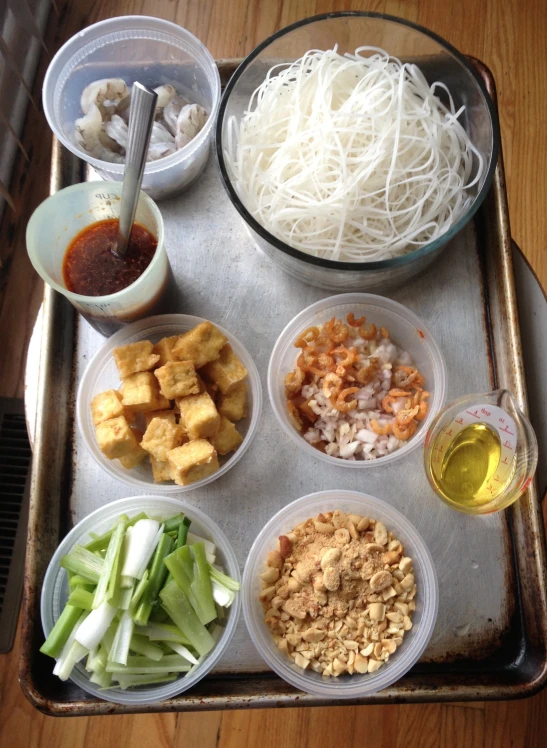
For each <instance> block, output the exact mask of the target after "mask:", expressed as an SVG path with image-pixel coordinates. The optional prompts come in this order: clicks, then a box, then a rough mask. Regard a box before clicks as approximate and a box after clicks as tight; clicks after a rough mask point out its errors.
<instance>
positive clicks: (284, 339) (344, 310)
mask: <svg viewBox="0 0 547 748" xmlns="http://www.w3.org/2000/svg"><path fill="white" fill-rule="evenodd" d="M349 312H353V313H354V314H355V317H356V318H358V317H360V316H362V315H363V314H364V315H365V316H366V318H367V322H368V323H370V322H374V324H375V325H376V327H378V328H380V327H386V328H387V329H388V330H389V332H390V333H391V340H392V341H393V342H394V343H395V345H397V346H398V347H399V348H402V349H403V350H405V351H408V352H409V353H410V355H411V356H412V359H413V361H414V364H415V366H417V367H418V369H419V370H420V372H421V373H422V374H423V376H424V377H425V388H426V389H427V391H428V392H430V393H431V395H430V398H429V400H428V403H429V408H428V411H427V416H426V417H425V419H424V420H423V421H422V422H421V423H420V425H419V426H418V430H417V432H416V433H415V434H414V436H412V437H411V438H410V439H409V440H408V441H407V442H405V444H404V446H402V447H401V448H400V449H397V450H396V451H395V452H392V453H391V454H388V455H385V456H384V457H377V458H376V459H375V460H355V461H351V460H343V459H341V458H339V457H331V456H329V455H327V454H324V453H323V452H320V451H319V450H318V449H316V448H315V447H313V446H312V445H311V444H308V442H307V441H306V440H305V439H304V438H303V437H302V436H301V435H300V434H299V433H298V431H297V430H296V429H295V427H294V425H293V423H292V421H291V419H290V418H289V413H288V410H287V398H286V396H285V384H284V381H285V376H286V374H288V372H289V371H292V369H294V367H295V365H296V359H297V358H298V354H299V351H298V349H297V348H295V347H294V342H295V340H296V339H297V338H298V337H299V335H300V334H301V333H302V332H304V330H306V329H307V328H308V327H312V326H314V325H320V324H324V323H325V322H327V321H328V320H329V319H330V318H331V317H333V316H336V317H337V318H342V319H344V320H345V319H346V317H347V315H348V314H349ZM268 392H269V395H270V402H271V404H272V408H273V410H274V413H275V415H276V417H277V420H278V421H279V423H280V424H281V427H282V429H283V431H285V433H286V434H288V436H290V438H291V439H293V440H294V441H295V442H296V443H297V444H298V445H299V446H300V447H301V448H302V449H303V450H304V451H305V452H307V453H308V454H309V455H311V456H312V457H315V458H316V459H318V460H322V461H323V462H328V463H329V464H330V465H336V466H338V467H340V466H341V467H345V468H349V469H350V470H360V469H366V468H372V467H379V466H380V465H381V466H382V467H383V466H385V465H387V464H389V463H392V462H394V461H395V460H398V459H400V458H401V457H404V456H406V455H408V454H409V453H410V452H412V450H414V449H416V447H417V446H418V445H419V444H421V443H422V441H423V439H424V437H425V434H426V433H427V429H428V427H429V424H430V423H431V421H432V420H433V419H434V417H435V415H436V414H437V413H438V412H439V410H440V409H441V408H442V406H443V403H444V401H445V397H446V367H445V364H444V359H443V356H442V353H441V350H440V348H439V346H438V345H437V343H436V342H435V339H434V338H433V336H432V334H431V333H430V332H429V330H428V329H427V327H426V326H425V325H424V324H423V322H422V321H421V320H420V319H419V318H418V317H417V316H416V315H415V314H414V312H412V311H411V310H410V309H408V308H407V307H405V306H403V305H402V304H399V303H398V302H396V301H393V300H392V299H388V298H386V297H384V296H374V295H373V294H366V293H347V294H340V295H339V296H330V297H328V298H326V299H321V300H320V301H317V302H316V303H315V304H312V305H311V306H309V307H308V308H307V309H304V310H303V311H302V312H300V314H297V316H296V317H295V318H294V319H293V320H292V321H291V322H289V324H288V325H287V327H285V329H284V330H283V332H282V333H281V335H280V336H279V337H278V339H277V342H276V344H275V346H274V349H273V351H272V355H271V357H270V363H269V365H268Z"/></svg>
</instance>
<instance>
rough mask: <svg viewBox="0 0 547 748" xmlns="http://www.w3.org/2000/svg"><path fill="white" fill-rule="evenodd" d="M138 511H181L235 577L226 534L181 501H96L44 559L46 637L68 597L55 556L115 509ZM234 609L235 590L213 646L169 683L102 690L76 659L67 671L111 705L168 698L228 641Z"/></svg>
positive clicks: (237, 605) (203, 671)
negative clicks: (102, 503) (48, 558)
mask: <svg viewBox="0 0 547 748" xmlns="http://www.w3.org/2000/svg"><path fill="white" fill-rule="evenodd" d="M139 512H146V513H147V514H150V515H151V516H154V517H158V518H161V519H167V518H168V517H172V516H173V515H175V514H178V513H179V512H184V514H185V515H187V516H188V517H189V518H190V519H191V520H192V525H191V531H192V532H193V533H195V534H196V535H200V536H201V537H204V538H205V539H207V540H211V541H212V542H213V543H214V544H215V545H216V547H217V551H218V554H217V558H218V563H220V564H222V566H223V567H224V569H225V571H226V573H227V574H228V575H229V576H231V577H233V578H234V579H236V580H237V581H239V580H240V578H241V577H240V573H239V565H238V563H237V558H236V555H235V553H234V551H233V550H232V547H231V545H230V543H229V542H228V540H227V538H226V536H225V535H224V533H223V532H222V531H221V529H220V528H219V527H218V526H217V525H216V524H215V523H214V522H213V521H212V520H211V519H209V517H207V515H205V514H204V513H203V512H201V511H200V510H199V509H196V508H195V507H193V506H190V505H188V504H185V503H184V502H183V501H178V500H177V499H170V498H165V497H161V496H132V497H130V498H127V499H119V500H118V501H113V502H112V503H110V504H106V505H105V506H102V507H101V508H100V509H97V510H96V511H94V512H92V513H91V514H89V515H88V516H87V517H85V519H83V520H82V521H81V522H79V523H78V524H77V525H76V527H74V528H73V529H72V530H71V531H70V532H69V533H68V535H67V536H66V537H65V538H64V539H63V541H62V542H61V544H60V545H59V547H58V548H57V550H56V551H55V553H54V555H53V558H52V559H51V561H50V562H49V566H48V568H47V571H46V575H45V577H44V583H43V586H42V596H41V600H40V614H41V618H42V628H43V629H44V635H45V636H46V637H47V636H49V633H50V631H51V629H52V628H53V626H54V624H55V623H56V621H57V619H58V618H59V616H60V614H61V611H62V610H63V608H64V606H65V603H66V601H67V599H68V577H67V572H66V571H65V570H64V569H62V568H61V566H60V563H61V558H62V557H63V556H64V555H65V554H66V553H70V551H71V550H72V549H73V548H74V546H75V545H82V544H85V543H87V542H88V541H89V540H91V538H90V533H91V532H95V533H97V534H101V533H104V532H107V530H109V528H110V527H111V526H112V524H113V523H114V521H115V520H116V518H117V517H119V516H120V514H127V515H128V516H129V517H132V516H134V515H135V514H138V513H139ZM240 610H241V601H240V595H237V596H236V599H235V600H234V602H233V603H232V605H231V606H230V607H229V608H228V610H227V616H226V621H227V622H226V627H225V629H224V631H223V633H222V635H221V637H220V639H219V640H218V642H217V645H216V647H215V648H214V649H213V651H212V652H211V654H210V655H208V657H207V658H206V659H205V660H204V661H203V662H202V663H201V665H198V666H197V667H196V669H195V670H193V671H191V672H190V673H189V674H187V675H186V677H180V678H178V679H177V680H175V681H172V682H170V683H165V684H159V685H157V686H140V687H138V688H134V689H133V690H127V691H122V690H121V689H116V688H114V689H111V690H108V691H103V690H101V689H100V688H99V687H98V686H96V685H94V684H93V683H90V682H89V673H87V672H86V670H85V667H84V664H83V663H82V662H80V663H79V664H78V665H76V667H75V668H74V670H73V671H72V675H71V678H70V679H71V680H72V681H73V682H74V683H76V685H78V686H80V688H81V689H82V690H84V691H86V692H87V693H90V694H92V695H93V696H96V697H97V698H99V699H104V700H105V701H113V702H114V703H116V704H129V705H131V706H141V705H144V704H154V703H157V702H159V701H164V700H165V699H169V698H171V697H172V696H176V695H177V694H179V693H182V692H183V691H187V690H188V689H189V688H192V686H194V685H195V684H196V683H197V682H198V681H200V680H201V679H202V678H204V677H205V676H206V675H207V673H208V672H209V671H210V670H212V668H214V666H215V665H216V664H217V662H218V661H219V660H220V659H221V657H222V655H223V654H224V652H225V651H226V649H227V647H228V645H229V644H230V641H231V639H232V636H233V635H234V631H235V628H236V625H237V622H238V620H239V614H240ZM52 662H53V661H52ZM52 669H53V666H52Z"/></svg>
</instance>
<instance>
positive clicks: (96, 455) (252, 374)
mask: <svg viewBox="0 0 547 748" xmlns="http://www.w3.org/2000/svg"><path fill="white" fill-rule="evenodd" d="M201 322H205V320H204V319H203V318H202V317H194V316H192V315H189V314H159V315H157V316H156V317H149V318H147V319H143V320H140V321H139V322H136V323H135V324H134V325H128V326H127V327H124V328H123V330H119V331H118V332H117V333H116V334H115V335H113V336H112V337H111V338H110V339H109V340H107V341H106V342H105V343H104V345H103V346H102V347H101V348H99V350H98V351H97V353H96V354H95V355H94V356H93V358H92V359H91V361H90V362H89V364H88V365H87V368H86V370H85V372H84V375H83V377H82V379H81V382H80V386H79V387H78V395H77V397H76V422H77V423H78V428H79V430H80V433H81V435H82V438H83V440H84V443H85V445H86V447H87V449H88V450H89V452H90V453H91V456H92V457H93V459H94V460H95V462H96V463H97V464H98V465H100V467H101V468H102V469H103V470H104V471H105V472H106V473H108V474H109V475H110V476H111V477H112V478H115V479H116V480H119V481H122V482H123V483H126V484H127V485H129V486H132V487H133V488H135V489H138V490H142V491H154V493H158V494H180V493H185V492H187V491H194V490H195V489H196V488H203V486H206V485H207V484H208V483H212V482H213V481H215V480H217V479H218V478H220V477H221V476H222V475H224V474H225V473H227V472H228V470H231V468H233V467H234V465H236V464H237V463H238V462H239V461H240V460H241V458H242V457H243V455H244V454H245V452H246V451H247V450H248V449H249V447H250V446H251V442H252V440H253V439H254V437H255V435H256V432H257V430H258V424H259V421H260V414H261V412H262V386H261V384H260V375H259V373H258V369H257V368H256V364H255V362H254V361H253V359H252V358H251V355H250V353H249V352H248V351H247V349H246V348H245V347H244V346H243V345H242V344H241V343H240V342H239V340H237V338H235V337H234V336H233V335H232V334H231V333H230V332H229V331H228V330H226V329H225V328H224V327H221V326H220V325H218V324H217V323H216V322H213V324H214V325H215V327H217V328H218V329H219V330H220V332H222V333H223V334H224V335H225V336H226V337H227V338H228V342H229V343H230V345H231V346H232V348H233V350H234V352H235V353H236V355H237V356H238V358H239V359H240V360H241V362H242V363H243V365H244V366H245V368H246V369H247V375H248V376H247V415H246V417H245V418H243V419H242V420H241V421H238V422H237V424H236V428H237V430H238V431H239V433H240V434H241V435H242V437H243V441H242V442H241V444H240V445H239V447H238V448H237V449H236V450H235V452H230V453H229V454H227V455H224V456H219V462H220V468H219V470H217V471H216V472H215V473H212V474H211V475H209V476H207V478H203V479H202V480H200V481H196V482H195V483H190V484H189V485H188V486H179V485H177V484H176V483H173V482H168V483H154V476H153V474H152V467H151V465H150V462H149V461H148V460H145V461H144V462H143V463H141V464H140V465H138V466H137V467H134V468H132V469H127V468H125V467H123V465H122V464H121V463H120V461H119V460H109V459H108V458H107V457H106V455H104V454H103V453H102V452H101V450H100V449H99V446H98V444H97V436H96V433H95V425H94V424H93V418H92V417H91V401H92V399H93V398H94V397H95V395H98V394H99V392H104V391H105V390H109V389H117V388H118V387H119V386H120V373H119V371H118V369H117V367H116V363H115V361H114V358H113V356H112V351H113V350H114V348H117V347H118V346H122V345H129V343H137V342H139V341H141V340H151V341H152V342H153V343H157V342H158V341H159V340H161V338H166V337H171V336H172V335H182V334H183V333H185V332H188V331H189V330H191V329H192V328H194V327H195V326H196V325H199V324H200V323H201Z"/></svg>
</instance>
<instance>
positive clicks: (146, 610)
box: [134, 534, 174, 626]
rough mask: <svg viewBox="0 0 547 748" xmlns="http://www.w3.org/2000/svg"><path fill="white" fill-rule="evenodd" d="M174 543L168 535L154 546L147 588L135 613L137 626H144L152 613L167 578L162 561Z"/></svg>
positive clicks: (165, 568) (162, 537)
mask: <svg viewBox="0 0 547 748" xmlns="http://www.w3.org/2000/svg"><path fill="white" fill-rule="evenodd" d="M173 545H174V541H173V540H172V539H171V538H170V537H169V535H165V534H164V535H162V536H161V538H160V542H159V543H158V545H157V546H156V550H155V551H154V557H153V559H152V565H151V567H150V575H149V578H148V586H147V588H146V590H145V591H144V594H143V596H142V599H141V602H140V604H139V607H138V608H137V612H136V613H135V616H134V617H135V623H137V624H138V625H139V626H146V624H147V623H148V619H149V617H150V613H151V612H152V606H153V605H154V603H155V602H156V600H157V598H158V593H159V591H160V589H161V587H162V585H163V582H164V581H165V577H166V576H167V567H166V566H165V563H164V559H165V557H166V556H168V555H169V554H170V553H171V550H172V549H173Z"/></svg>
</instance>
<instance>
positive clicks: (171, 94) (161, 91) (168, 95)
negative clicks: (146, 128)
mask: <svg viewBox="0 0 547 748" xmlns="http://www.w3.org/2000/svg"><path fill="white" fill-rule="evenodd" d="M154 92H155V93H157V94H158V100H157V102H156V117H159V116H161V114H162V112H163V110H164V109H165V107H166V106H167V104H169V102H170V101H172V100H173V99H174V98H175V96H176V95H177V92H176V91H175V89H174V87H173V86H170V85H169V84H165V85H163V86H158V87H157V88H155V89H154Z"/></svg>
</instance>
